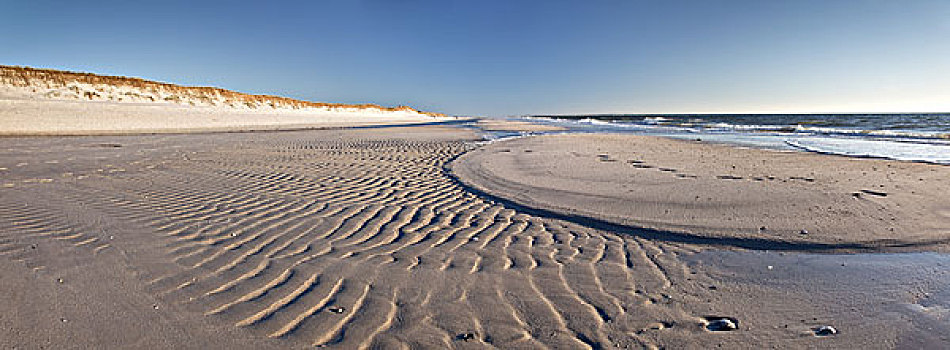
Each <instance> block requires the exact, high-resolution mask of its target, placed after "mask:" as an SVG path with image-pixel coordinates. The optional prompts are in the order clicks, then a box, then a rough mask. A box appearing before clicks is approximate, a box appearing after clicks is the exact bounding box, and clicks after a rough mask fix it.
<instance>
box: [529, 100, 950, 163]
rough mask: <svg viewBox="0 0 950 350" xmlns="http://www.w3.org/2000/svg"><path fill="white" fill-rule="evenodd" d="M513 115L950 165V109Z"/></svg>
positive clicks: (568, 125)
mask: <svg viewBox="0 0 950 350" xmlns="http://www.w3.org/2000/svg"><path fill="white" fill-rule="evenodd" d="M511 119H514V120H522V121H530V122H533V123H539V124H547V125H554V126H561V127H563V128H565V129H567V132H610V133H633V134H646V135H657V136H666V137H672V138H681V139H700V140H702V141H708V142H716V143H727V144H733V145H739V146H748V147H757V148H771V149H783V150H799V151H806V152H818V153H827V154H837V155H843V156H850V157H870V158H886V159H897V160H906V161H916V162H927V163H935V164H944V165H950V113H922V114H910V113H905V114H600V115H535V116H522V117H514V118H511Z"/></svg>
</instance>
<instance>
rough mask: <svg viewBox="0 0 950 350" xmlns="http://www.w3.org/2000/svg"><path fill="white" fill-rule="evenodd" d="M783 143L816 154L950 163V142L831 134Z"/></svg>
mask: <svg viewBox="0 0 950 350" xmlns="http://www.w3.org/2000/svg"><path fill="white" fill-rule="evenodd" d="M785 142H786V143H787V144H788V145H790V146H792V147H795V148H799V149H802V150H806V151H810V152H816V153H825V154H836V155H843V156H849V157H865V158H885V159H895V160H906V161H915V162H927V163H936V164H950V143H947V144H934V143H916V142H901V141H893V140H867V139H856V138H832V137H820V138H819V137H815V138H801V139H795V140H786V141H785Z"/></svg>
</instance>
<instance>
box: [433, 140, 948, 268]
mask: <svg viewBox="0 0 950 350" xmlns="http://www.w3.org/2000/svg"><path fill="white" fill-rule="evenodd" d="M451 169H452V172H453V173H454V174H455V176H456V177H457V178H458V179H459V180H461V181H462V182H463V183H465V184H467V185H469V186H471V187H472V188H474V189H476V190H480V191H483V192H484V193H486V194H489V195H492V196H495V197H498V198H503V199H506V200H510V201H512V202H515V203H517V204H520V205H524V206H526V207H532V208H540V209H541V210H545V211H549V212H553V213H557V214H558V215H564V216H568V217H577V218H582V219H583V220H581V221H585V220H586V221H591V220H593V221H596V222H606V223H609V224H615V225H622V226H629V227H638V228H646V229H654V230H659V231H665V232H670V233H671V234H672V235H674V236H676V237H679V240H682V239H683V238H682V237H694V238H696V239H697V240H696V242H699V243H710V242H712V243H715V242H717V241H718V239H721V242H722V244H725V245H730V244H733V242H737V241H741V242H746V241H754V242H757V243H756V244H754V245H752V244H749V245H743V244H733V245H739V246H744V247H754V248H760V249H795V247H801V249H811V248H812V247H828V248H830V249H832V250H839V251H840V250H844V251H847V250H869V249H870V250H877V249H887V250H900V249H927V250H932V249H937V250H945V247H946V246H947V245H946V242H948V241H950V202H947V200H946V198H950V167H946V166H939V165H930V164H921V163H910V162H898V161H889V160H878V159H857V158H846V157H838V156H829V155H820V154H812V153H801V152H782V151H772V150H761V149H748V148H739V147H732V146H726V145H716V144H709V143H703V142H696V141H682V140H671V139H665V138H659V137H649V136H636V135H616V134H568V135H548V136H538V137H527V138H518V139H513V140H507V141H502V142H497V143H493V144H490V145H487V146H485V147H483V148H481V149H479V150H476V151H472V152H469V153H467V154H465V155H463V156H461V157H459V159H457V160H456V161H455V162H454V163H453V164H452V165H451ZM803 230H804V231H803ZM709 238H714V239H713V240H710V239H709ZM772 243H774V245H770V244H772Z"/></svg>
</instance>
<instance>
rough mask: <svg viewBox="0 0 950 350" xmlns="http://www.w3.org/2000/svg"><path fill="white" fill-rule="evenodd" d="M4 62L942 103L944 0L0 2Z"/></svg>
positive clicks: (238, 77)
mask: <svg viewBox="0 0 950 350" xmlns="http://www.w3.org/2000/svg"><path fill="white" fill-rule="evenodd" d="M0 33H2V35H0V64H8V65H27V66H33V67H44V68H56V69H68V70H79V71H90V72H94V73H101V74H115V75H129V76H138V77H143V78H147V79H154V80H160V81H167V82H173V83H180V84H186V85H213V86H220V87H224V88H228V89H232V90H238V91H242V92H251V93H269V94H278V95H285V96H290V97H295V98H301V99H307V100H315V101H328V102H346V103H355V102H375V103H380V104H385V105H396V104H408V105H412V106H414V107H417V108H421V109H426V110H434V111H440V112H445V113H449V114H455V115H491V116H506V115H522V114H572V113H690V112H697V113H712V112H736V113H741V112H886V111H894V112H896V111H916V112H926V111H939V112H947V111H950V1H946V0H936V1H915V0H907V1H889V0H867V1H846V0H820V1H805V0H796V1H778V0H774V1H773V0H753V1H716V0H696V1H619V0H618V1H595V0H589V1H540V0H539V1H518V0H503V1H489V0H466V1H450V0H432V1H428V0H362V1H361V0H352V1H333V0H328V1H246V2H242V1H220V2H215V1H173V0H163V1H128V0H123V1H99V0H93V1H75V0H70V1H44V0H22V1H20V0H0Z"/></svg>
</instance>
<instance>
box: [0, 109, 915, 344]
mask: <svg viewBox="0 0 950 350" xmlns="http://www.w3.org/2000/svg"><path fill="white" fill-rule="evenodd" d="M476 140H477V137H476V135H474V134H473V133H471V132H469V131H462V130H460V129H454V128H447V127H431V126H430V127H403V128H376V129H351V130H317V131H299V132H280V133H258V134H207V135H153V136H137V137H119V136H112V137H102V136H100V137H77V138H57V139H53V138H15V139H2V140H0V144H2V145H3V148H4V149H6V151H5V152H6V153H7V154H8V156H5V157H4V158H3V160H2V161H3V162H4V163H3V164H0V167H3V168H4V170H3V175H4V178H3V183H2V184H0V185H2V186H3V187H2V188H0V191H2V192H0V193H2V196H3V198H4V200H3V202H2V203H0V257H2V258H0V264H2V266H0V271H3V272H2V273H0V283H2V285H4V286H7V287H8V290H10V291H11V292H10V293H9V294H6V295H5V296H4V297H3V298H0V308H3V309H4V310H15V311H14V312H12V313H4V314H3V315H2V316H0V324H2V325H3V330H2V331H3V332H4V335H5V336H3V337H0V345H2V346H3V347H11V346H14V345H21V344H47V345H51V346H53V347H60V346H66V345H68V346H74V345H76V344H82V345H84V346H92V347H95V346H116V345H127V344H135V345H136V346H140V347H176V346H177V347H181V346H185V347H213V348H225V347H228V348H285V347H300V348H303V347H311V346H315V345H316V346H328V347H335V348H340V349H353V348H368V347H377V348H433V349H442V348H468V347H486V346H487V347H495V348H501V349H512V348H557V349H569V348H595V349H596V348H613V347H618V348H658V347H666V348H698V347H710V346H717V345H728V344H739V343H742V344H750V345H756V346H760V347H768V346H781V347H810V346H817V345H821V346H831V347H845V346H846V347H861V346H867V345H871V344H881V342H892V341H894V339H895V337H896V336H897V334H899V332H900V331H901V326H893V325H887V326H882V325H874V324H871V325H868V324H867V322H866V321H865V320H862V319H860V318H854V319H850V320H849V319H837V320H835V325H836V326H837V327H839V328H841V329H847V330H848V331H847V332H845V333H842V334H840V335H839V336H836V337H830V338H828V337H826V338H819V337H815V336H814V335H813V331H812V327H815V326H816V325H818V324H821V323H823V322H827V321H828V320H829V319H831V318H833V317H834V315H838V313H839V312H841V308H842V306H840V305H836V304H835V303H834V302H833V301H823V300H820V299H818V300H816V299H815V298H813V297H812V296H811V295H809V294H808V293H807V292H806V291H800V290H787V289H781V288H772V287H763V286H758V287H755V286H750V285H743V284H735V283H733V284H724V283H720V282H719V279H717V276H716V271H713V270H709V269H706V268H704V267H703V266H697V265H692V264H689V263H687V262H686V261H685V260H684V259H683V257H684V256H688V255H690V254H692V253H693V252H696V251H698V250H700V249H703V248H704V246H702V245H694V244H690V243H688V242H668V241H661V240H653V239H648V238H644V237H640V236H635V235H627V234H618V233H617V232H611V231H606V230H601V229H596V228H591V227H588V226H585V225H581V224H577V223H573V222H571V221H568V220H561V219H558V218H556V217H553V218H552V217H547V216H539V215H533V214H532V213H529V212H525V211H521V210H519V209H518V208H517V207H510V206H506V205H505V204H504V203H502V202H498V201H494V200H492V199H490V198H486V197H480V196H478V195H476V194H473V193H472V192H470V191H467V190H466V188H464V187H463V186H460V185H459V184H458V183H457V182H456V181H455V179H453V178H451V177H450V176H449V174H448V173H447V171H446V166H447V163H448V162H449V161H450V160H452V159H455V158H457V157H458V156H459V155H461V154H463V153H465V152H469V151H471V150H473V149H475V148H476V147H478V146H477V145H476V143H475V142H474V141H476ZM714 316H728V317H734V318H736V319H737V320H739V325H738V326H739V329H738V330H737V331H733V332H710V331H708V330H706V329H705V328H704V326H705V325H706V322H707V320H708V319H710V318H711V317H714ZM798 320H801V322H799V321H798ZM806 320H807V322H806ZM783 325H784V327H783Z"/></svg>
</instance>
